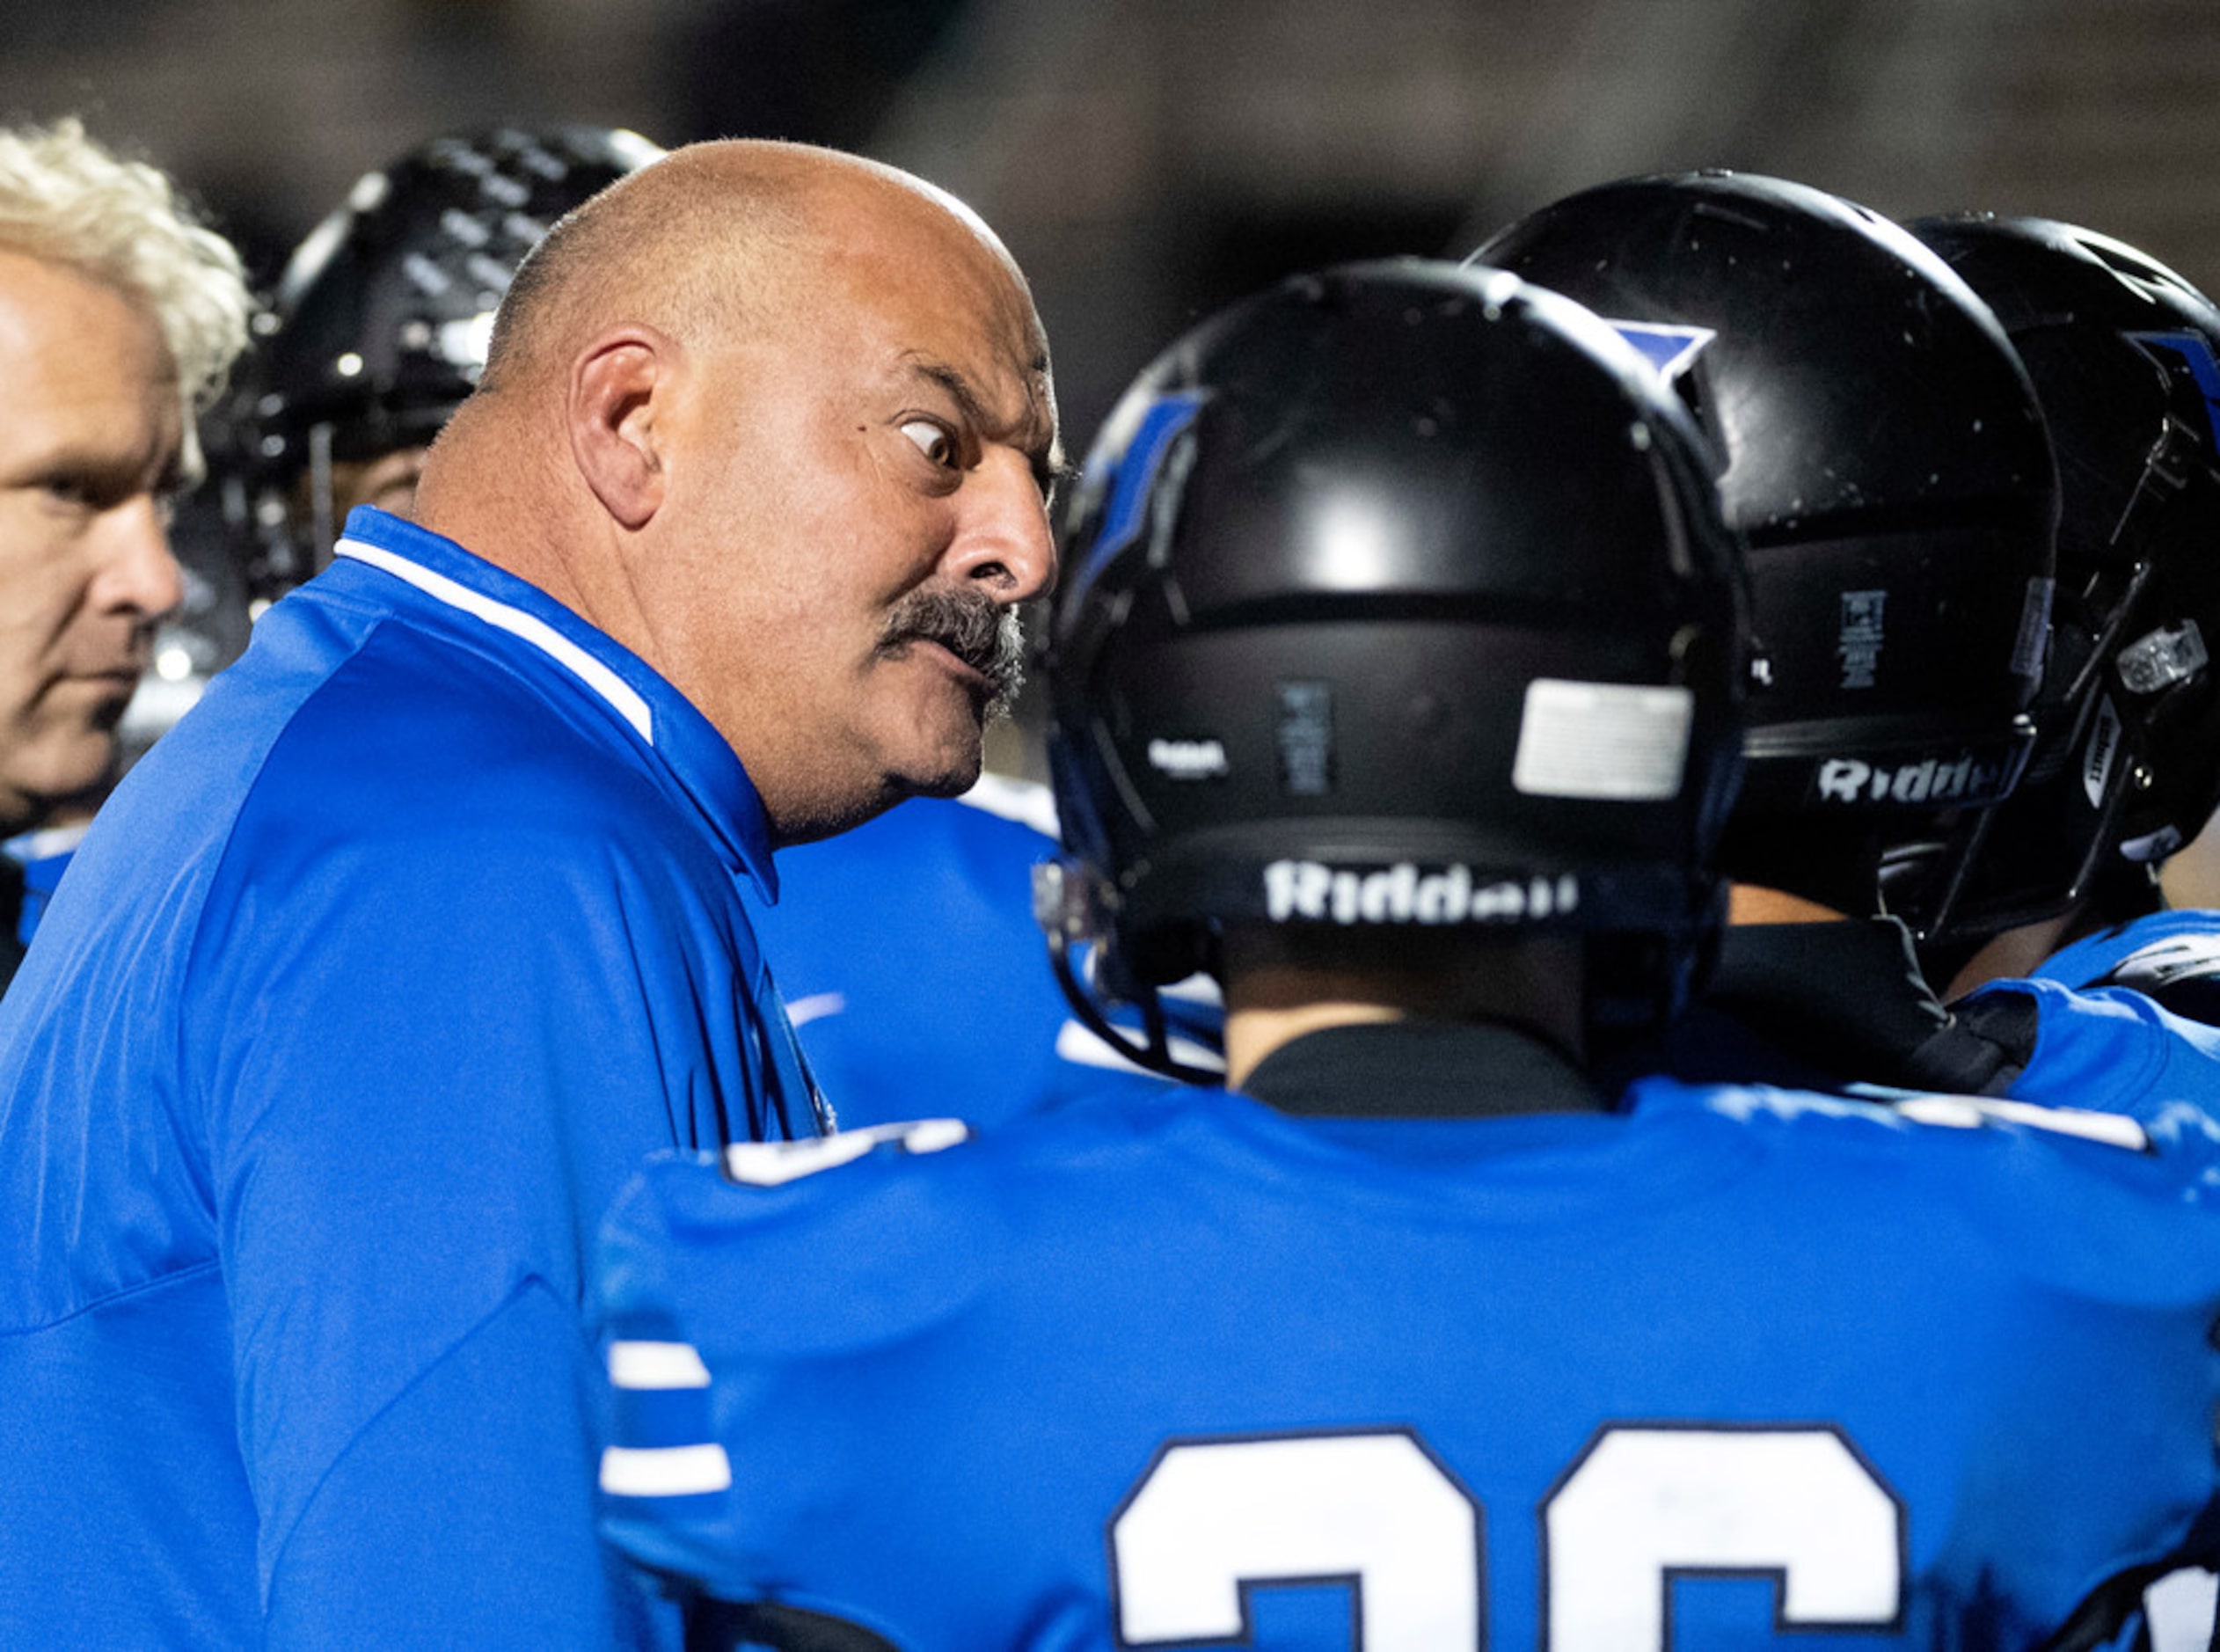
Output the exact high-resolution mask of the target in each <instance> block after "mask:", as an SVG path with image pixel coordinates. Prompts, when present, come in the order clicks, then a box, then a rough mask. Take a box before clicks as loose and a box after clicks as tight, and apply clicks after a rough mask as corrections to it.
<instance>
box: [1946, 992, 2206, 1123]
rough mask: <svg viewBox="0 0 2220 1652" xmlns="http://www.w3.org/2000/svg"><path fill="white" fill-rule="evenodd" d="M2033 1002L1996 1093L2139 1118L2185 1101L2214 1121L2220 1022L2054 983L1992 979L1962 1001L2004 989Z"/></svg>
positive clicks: (2141, 999) (1979, 1002)
mask: <svg viewBox="0 0 2220 1652" xmlns="http://www.w3.org/2000/svg"><path fill="white" fill-rule="evenodd" d="M2008 995H2009V996H2016V997H2018V998H2022V999H2024V1000H2026V1001H2028V1002H2029V1003H2031V1004H2032V1005H2033V1006H2034V1011H2035V1017H2034V1028H2035V1033H2034V1048H2033V1049H2030V1050H2028V1051H2027V1052H2026V1064H2025V1065H2024V1066H2022V1067H2021V1068H2020V1069H2019V1071H2018V1072H2017V1073H2016V1074H2013V1075H2012V1078H2011V1082H2010V1083H2009V1085H2006V1086H2005V1089H2004V1090H2003V1092H2002V1093H2004V1094H2005V1095H2007V1096H2010V1097H2011V1098H2012V1099H2013V1100H2019V1101H2033V1102H2038V1103H2041V1104H2042V1105H2044V1106H2049V1107H2093V1108H2100V1109H2102V1110H2104V1111H2107V1112H2114V1113H2125V1114H2128V1115H2131V1116H2133V1117H2136V1118H2140V1119H2155V1118H2159V1117H2163V1116H2164V1115H2165V1114H2167V1113H2168V1112H2170V1111H2172V1110H2173V1109H2175V1108H2187V1109H2190V1110H2192V1111H2194V1112H2199V1113H2202V1114H2203V1115H2205V1116H2206V1117H2208V1118H2212V1119H2220V1028H2215V1027H2207V1026H2204V1025H2202V1023H2200V1022H2196V1021H2192V1020H2185V1019H2184V1018H2182V1017H2181V1016H2179V1015H2175V1014H2173V1013H2172V1012H2170V1011H2168V1010H2166V1009H2165V1007H2164V1006H2162V1005H2159V1004H2158V1003H2157V1002H2155V1001H2154V1000H2153V999H2151V998H2149V997H2148V996H2146V995H2145V994H2143V993H2142V992H2138V991H2135V990H2131V989H2129V988H2126V987H2116V986H2103V987H2096V988H2092V989H2091V990H2088V991H2085V992H2077V991H2074V990H2070V989H2069V988H2067V987H2064V986H2062V985H2060V984H2059V983H2057V982H2056V981H2055V980H2044V979H2041V978H2037V979H2032V980H2025V981H2012V980H2005V981H1992V982H1990V983H1989V984H1988V985H1986V986H1983V987H1982V988H1980V989H1979V990H1976V991H1975V992H1972V993H1969V994H1968V995H1967V997H1966V998H1964V999H1962V1000H1961V1007H1962V1008H1964V1009H1966V1010H1967V1011H1968V1012H1971V1013H1973V1014H1975V1015H1978V1014H1979V1012H1980V1011H1981V1008H1982V1006H1983V1005H1988V1004H1991V1003H1994V1002H1997V1001H1998V1000H2000V999H2002V998H2005V997H2007V996H2008Z"/></svg>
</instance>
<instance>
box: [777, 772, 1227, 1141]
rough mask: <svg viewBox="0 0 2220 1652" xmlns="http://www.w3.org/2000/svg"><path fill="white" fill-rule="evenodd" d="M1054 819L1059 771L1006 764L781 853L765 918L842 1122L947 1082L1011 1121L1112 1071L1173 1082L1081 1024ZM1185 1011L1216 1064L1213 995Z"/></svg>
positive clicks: (974, 1115)
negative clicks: (956, 793) (1052, 944)
mask: <svg viewBox="0 0 2220 1652" xmlns="http://www.w3.org/2000/svg"><path fill="white" fill-rule="evenodd" d="M1054 834H1055V806H1054V804H1053V803H1052V802H1051V801H1050V800H1049V796H1048V789H1047V788H1046V787H1045V786H1037V785H1033V784H1029V783H1027V782H1025V781H1019V780H1009V779H1004V778H998V777H996V776H991V775H990V776H988V777H986V778H983V779H982V781H981V782H980V783H979V785H978V786H975V787H974V788H973V790H972V791H971V792H970V793H967V794H966V795H965V796H964V797H963V798H960V799H957V800H941V799H937V798H917V799H914V800H911V801H909V802H907V803H903V804H901V805H899V806H898V807H896V808H892V809H889V810H888V811H887V813H886V814H884V815H880V816H879V817H878V818H877V819H875V820H873V821H869V822H865V824H863V825H861V826H858V827H857V828H855V829H854V830H851V831H846V832H843V833H841V834H840V835H839V836H837V837H828V838H825V839H823V840H822V841H821V842H817V843H812V844H800V845H799V846H797V847H795V848H792V849H785V850H781V851H780V852H779V853H778V904H777V905H775V906H772V905H769V904H765V905H763V907H762V909H761V910H759V911H757V912H756V915H755V917H756V931H757V932H758V933H759V934H760V935H761V936H762V938H763V950H764V954H765V955H766V956H768V957H769V959H770V963H771V968H772V969H774V970H775V971H776V972H777V973H778V982H779V985H780V987H781V988H782V989H783V990H784V992H785V998H786V1004H787V1010H788V1012H789V1013H790V1014H791V1015H792V1018H793V1020H794V1024H795V1026H796V1027H797V1028H798V1029H799V1031H800V1038H801V1042H802V1046H803V1048H804V1049H806V1050H807V1052H808V1056H809V1063H810V1067H811V1070H812V1071H814V1073H815V1075H816V1077H817V1080H818V1083H819V1084H820V1085H822V1087H823V1089H824V1092H825V1094H826V1095H827V1097H828V1098H829V1100H831V1102H832V1104H833V1108H834V1112H835V1114H836V1116H837V1117H838V1119H839V1121H840V1122H841V1124H842V1126H843V1128H846V1129H855V1128H857V1127H858V1126H861V1125H870V1124H882V1123H886V1122H889V1121H892V1120H896V1119H908V1118H914V1117H916V1115H917V1113H918V1111H919V1109H920V1106H921V1104H923V1105H926V1106H929V1105H930V1102H928V1101H926V1100H925V1098H930V1097H935V1096H949V1095H960V1096H962V1097H963V1098H964V1111H965V1115H966V1116H967V1117H968V1118H969V1119H971V1120H972V1121H973V1122H976V1123H980V1124H997V1123H1000V1122H1002V1121H1003V1120H1004V1119H1007V1118H1011V1117H1014V1116H1016V1115H1019V1114H1020V1113H1023V1112H1026V1111H1028V1110H1029V1109H1031V1108H1033V1107H1042V1106H1048V1105H1052V1104H1054V1103H1055V1102H1058V1101H1062V1100H1066V1099H1068V1098H1070V1097H1071V1096H1073V1095H1084V1094H1089V1093H1095V1092H1099V1091H1100V1090H1101V1089H1103V1088H1104V1087H1105V1085H1106V1084H1116V1083H1118V1082H1121V1081H1120V1080H1118V1079H1113V1078H1108V1076H1107V1075H1109V1074H1111V1073H1121V1074H1125V1075H1128V1076H1129V1078H1130V1081H1131V1082H1132V1083H1133V1084H1134V1085H1135V1086H1136V1088H1139V1089H1143V1090H1145V1089H1148V1088H1151V1087H1155V1088H1162V1087H1163V1086H1165V1085H1168V1084H1169V1082H1170V1081H1168V1080H1165V1079H1162V1078H1157V1077H1156V1076H1155V1075H1153V1074H1149V1073H1145V1072H1144V1071H1143V1069H1140V1068H1138V1067H1136V1066H1134V1065H1132V1064H1130V1063H1129V1062H1127V1061H1125V1060H1123V1059H1121V1057H1120V1056H1118V1055H1117V1054H1116V1053H1115V1052H1114V1051H1113V1050H1112V1049H1110V1048H1109V1047H1108V1045H1106V1043H1104V1042H1103V1041H1102V1040H1101V1039H1099V1038H1098V1037H1096V1036H1095V1034H1092V1033H1091V1032H1089V1031H1088V1030H1087V1029H1086V1028H1085V1027H1083V1026H1082V1025H1080V1023H1079V1022H1078V1021H1077V1020H1075V1019H1074V1018H1073V1016H1072V1014H1071V1011H1070V1006H1069V1005H1067V1004H1066V1003H1065V1001H1064V997H1063V992H1062V990H1060V989H1059V988H1058V987H1057V985H1056V981H1055V976H1054V975H1053V974H1052V973H1051V972H1050V969H1049V967H1048V946H1047V943H1046V942H1045V941H1044V940H1043V939H1042V936H1041V927H1040V925H1038V924H1037V923H1035V922H1034V920H1033V867H1034V866H1036V865H1037V864H1039V863H1040V862H1041V861H1044V860H1048V859H1054V858H1055V854H1056V852H1057V846H1056V840H1055V835H1054ZM1201 984H1204V985H1207V984H1208V983H1201ZM1178 1008H1179V1012H1180V1018H1181V1019H1180V1024H1179V1031H1180V1033H1181V1034H1183V1037H1182V1042H1181V1043H1180V1045H1179V1054H1180V1055H1182V1056H1185V1057H1186V1058H1187V1060H1189V1061H1191V1062H1195V1063H1198V1064H1208V1063H1211V1062H1215V1061H1216V1044H1217V1042H1218V1039H1219V1034H1220V1020H1221V1017H1220V1012H1219V1011H1218V1008H1217V1005H1216V999H1215V998H1209V999H1208V1000H1200V1001H1199V1000H1197V999H1196V998H1194V996H1193V994H1192V993H1191V992H1190V993H1189V994H1188V995H1187V996H1186V997H1184V998H1180V999H1179V1000H1178Z"/></svg>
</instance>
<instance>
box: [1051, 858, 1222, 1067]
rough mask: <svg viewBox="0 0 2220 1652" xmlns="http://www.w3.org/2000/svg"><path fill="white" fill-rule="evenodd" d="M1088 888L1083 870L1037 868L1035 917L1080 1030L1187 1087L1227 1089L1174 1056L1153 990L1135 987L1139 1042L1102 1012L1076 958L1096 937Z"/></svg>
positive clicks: (1093, 987)
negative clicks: (1075, 948) (1083, 943)
mask: <svg viewBox="0 0 2220 1652" xmlns="http://www.w3.org/2000/svg"><path fill="white" fill-rule="evenodd" d="M1085 889H1086V874H1085V872H1084V870H1083V869H1081V868H1077V867H1075V866H1070V865H1066V864H1063V863H1059V862H1055V861H1050V862H1048V863H1046V864H1044V865H1041V866H1035V867H1034V868H1033V917H1035V918H1036V919H1037V920H1038V921H1039V923H1040V925H1041V932H1042V933H1043V934H1044V935H1045V936H1047V938H1048V965H1049V968H1050V969H1053V970H1055V976H1056V985H1057V986H1058V987H1059V988H1061V989H1062V990H1063V996H1064V1000H1065V1002H1067V1003H1068V1004H1070V1005H1071V1012H1072V1014H1073V1015H1074V1016H1075V1017H1077V1020H1078V1022H1079V1024H1080V1025H1081V1026H1082V1027H1085V1028H1086V1029H1087V1030H1088V1031H1089V1032H1091V1033H1092V1034H1094V1035H1095V1036H1096V1037H1097V1038H1099V1039H1100V1040H1101V1041H1102V1042H1104V1043H1106V1044H1107V1045H1108V1046H1109V1047H1110V1048H1111V1049H1114V1050H1115V1051H1116V1052H1117V1053H1118V1054H1119V1055H1121V1056H1124V1057H1125V1058H1126V1059H1127V1060H1128V1061H1129V1062H1132V1063H1133V1064H1135V1065H1136V1066H1140V1067H1146V1068H1148V1069H1149V1070H1150V1071H1151V1072H1159V1073H1162V1074H1163V1075H1164V1076H1165V1078H1177V1079H1179V1081H1180V1082H1182V1083H1183V1084H1195V1085H1222V1084H1223V1083H1224V1082H1225V1074H1224V1073H1223V1071H1217V1070H1216V1069H1213V1068H1209V1067H1204V1066H1200V1065H1197V1064H1194V1063H1193V1062H1188V1061H1182V1060H1181V1059H1180V1058H1179V1056H1177V1055H1175V1054H1173V1052H1172V1031H1171V1027H1170V1025H1169V1024H1168V1023H1167V1022H1166V1020H1165V1014H1164V1000H1163V999H1162V998H1159V997H1158V996H1157V990H1156V989H1155V988H1154V987H1150V986H1142V987H1136V989H1135V990H1134V992H1133V994H1132V995H1131V1000H1130V1001H1131V1002H1132V1004H1133V1005H1134V1007H1135V1008H1136V1009H1137V1010H1139V1011H1140V1012H1141V1035H1140V1037H1139V1038H1136V1036H1135V1035H1134V1029H1133V1028H1131V1027H1120V1026H1119V1025H1118V1024H1117V1023H1116V1022H1114V1021H1113V1020H1111V1019H1110V1018H1109V1017H1108V1016H1107V1015H1106V1014H1105V1013H1103V1008H1102V1003H1101V1000H1100V999H1099V998H1097V996H1096V993H1097V991H1098V990H1099V989H1098V987H1097V985H1096V983H1095V982H1094V981H1092V980H1087V979H1084V978H1083V973H1090V972H1083V971H1082V970H1081V969H1080V967H1079V966H1078V965H1077V963H1076V962H1075V961H1074V959H1073V955H1072V944H1073V942H1075V941H1079V940H1085V939H1090V938H1091V937H1092V936H1093V935H1094V934H1095V929H1094V925H1093V924H1092V913H1091V911H1090V910H1089V908H1088V905H1087V897H1086V894H1085ZM1098 945H1099V941H1098Z"/></svg>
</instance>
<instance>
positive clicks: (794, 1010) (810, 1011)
mask: <svg viewBox="0 0 2220 1652" xmlns="http://www.w3.org/2000/svg"><path fill="white" fill-rule="evenodd" d="M847 1007H848V995H847V994H846V993H845V992H812V993H811V994H809V995H808V996H807V998H788V999H787V1000H786V1020H788V1021H789V1022H790V1023H792V1025H793V1026H796V1027H807V1026H808V1025H809V1023H810V1022H812V1021H822V1020H824V1019H825V1017H827V1016H828V1015H838V1014H840V1013H842V1012H843V1011H845V1010H846V1009H847Z"/></svg>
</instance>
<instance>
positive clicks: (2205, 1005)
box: [2034, 908, 2220, 1024]
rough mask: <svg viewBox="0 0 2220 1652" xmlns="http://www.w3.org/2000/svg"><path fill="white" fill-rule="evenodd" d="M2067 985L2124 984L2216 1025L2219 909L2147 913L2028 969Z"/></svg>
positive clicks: (2218, 1012)
mask: <svg viewBox="0 0 2220 1652" xmlns="http://www.w3.org/2000/svg"><path fill="white" fill-rule="evenodd" d="M2034 973H2035V974H2036V975H2037V976H2040V977H2041V978H2042V979H2044V980H2047V981H2056V982H2059V983H2062V984H2063V985H2065V986H2070V987H2129V988H2132V989H2133V990H2136V991H2137V992H2142V993H2144V994H2147V995H2148V996H2150V997H2151V998H2156V999H2157V1000H2158V1002H2159V1003H2161V1004H2163V1005H2165V1006H2166V1008H2168V1009H2169V1010H2172V1011H2173V1012H2174V1013H2175V1014H2177V1015H2180V1016H2184V1017H2186V1018H2187V1019H2188V1020H2194V1021H2203V1022H2206V1023H2209V1024H2220V912H2213V911H2207V910H2202V909H2197V908H2188V909H2183V910H2174V911H2165V912H2151V913H2149V914H2147V915H2146V916H2144V917H2137V918H2131V919H2129V921H2128V922H2127V923H2124V924H2115V925H2113V926H2112V927H2110V928H2109V929H2101V930H2099V931H2098V932H2096V933H2095V934H2093V935H2085V936H2083V937H2082V939H2079V940H2078V941H2075V942H2074V943H2073V944H2072V945H2071V946H2070V947H2061V948H2060V949H2059V950H2058V951H2057V952H2056V953H2054V954H2051V955H2050V956H2049V957H2048V958H2047V959H2045V960H2044V961H2043V964H2042V967H2041V969H2037V970H2036V971H2035V972H2034Z"/></svg>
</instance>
